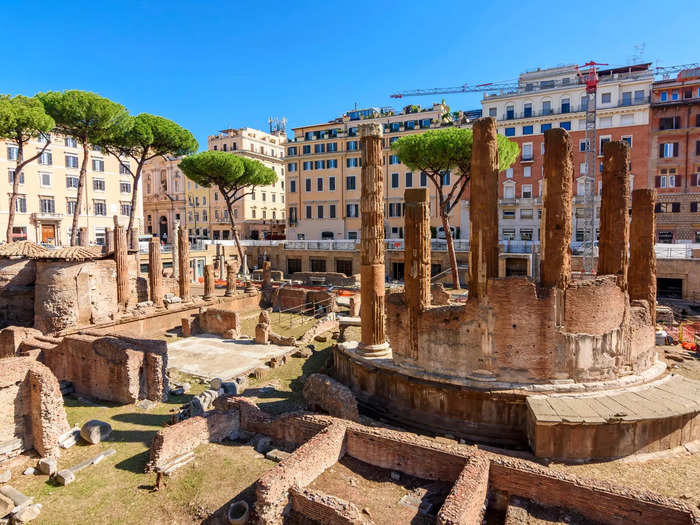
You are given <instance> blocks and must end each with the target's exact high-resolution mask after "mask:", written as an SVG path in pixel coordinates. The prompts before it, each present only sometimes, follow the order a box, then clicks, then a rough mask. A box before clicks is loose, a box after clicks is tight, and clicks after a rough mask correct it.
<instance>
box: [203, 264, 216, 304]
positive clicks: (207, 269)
mask: <svg viewBox="0 0 700 525" xmlns="http://www.w3.org/2000/svg"><path fill="white" fill-rule="evenodd" d="M214 284H215V276H214V265H212V264H207V265H205V266H204V300H205V301H209V300H210V299H213V298H214Z"/></svg>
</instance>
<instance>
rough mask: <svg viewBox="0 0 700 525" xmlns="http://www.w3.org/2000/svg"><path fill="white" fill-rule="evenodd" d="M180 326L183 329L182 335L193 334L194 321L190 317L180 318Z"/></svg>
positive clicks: (188, 335)
mask: <svg viewBox="0 0 700 525" xmlns="http://www.w3.org/2000/svg"><path fill="white" fill-rule="evenodd" d="M180 327H181V330H182V337H190V336H191V335H192V323H191V322H190V318H189V317H183V318H182V319H180Z"/></svg>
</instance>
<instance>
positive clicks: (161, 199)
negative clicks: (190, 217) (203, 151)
mask: <svg viewBox="0 0 700 525" xmlns="http://www.w3.org/2000/svg"><path fill="white" fill-rule="evenodd" d="M180 160H182V157H167V158H164V157H155V158H154V159H151V160H150V161H148V162H147V163H146V164H145V166H144V168H143V175H142V178H143V180H144V183H143V189H144V191H143V213H144V217H145V225H146V233H150V234H157V235H158V236H159V237H160V238H161V239H162V241H163V242H164V243H172V242H175V235H176V232H175V224H176V223H177V222H179V223H180V224H181V225H182V226H183V227H186V226H187V222H186V217H187V214H186V209H185V208H186V202H187V201H186V191H185V188H186V185H187V182H191V181H188V180H187V179H186V177H185V174H184V173H182V171H181V170H180V168H179V167H178V164H179V163H180Z"/></svg>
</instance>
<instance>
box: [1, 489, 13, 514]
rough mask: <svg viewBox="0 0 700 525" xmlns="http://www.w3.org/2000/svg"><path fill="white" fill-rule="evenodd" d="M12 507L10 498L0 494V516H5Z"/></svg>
mask: <svg viewBox="0 0 700 525" xmlns="http://www.w3.org/2000/svg"><path fill="white" fill-rule="evenodd" d="M14 508H15V504H14V503H13V502H12V500H11V499H10V498H8V497H7V496H3V495H2V494H0V516H7V515H8V514H9V513H10V512H12V509H14Z"/></svg>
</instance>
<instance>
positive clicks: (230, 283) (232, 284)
mask: <svg viewBox="0 0 700 525" xmlns="http://www.w3.org/2000/svg"><path fill="white" fill-rule="evenodd" d="M238 266H240V265H239V264H238V263H237V262H232V263H228V264H227V265H226V293H225V294H224V295H225V296H226V297H231V296H233V295H234V294H235V293H236V274H237V273H238Z"/></svg>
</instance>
